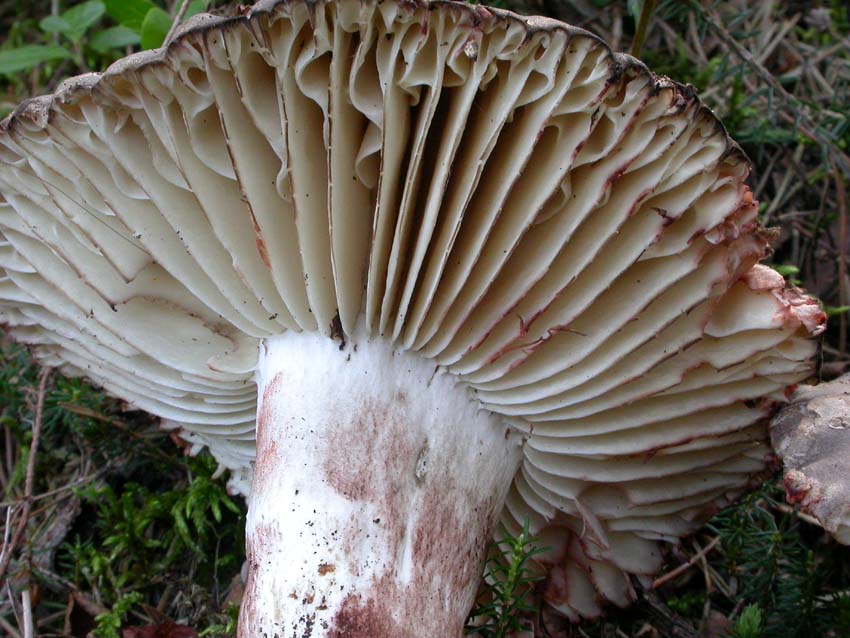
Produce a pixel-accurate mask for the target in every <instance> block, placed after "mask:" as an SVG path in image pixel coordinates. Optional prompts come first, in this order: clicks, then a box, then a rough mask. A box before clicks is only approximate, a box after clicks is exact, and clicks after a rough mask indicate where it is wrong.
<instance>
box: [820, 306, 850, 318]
mask: <svg viewBox="0 0 850 638" xmlns="http://www.w3.org/2000/svg"><path fill="white" fill-rule="evenodd" d="M848 311H850V306H827V307H826V308H824V312H826V316H827V317H837V316H838V315H843V314H844V313H846V312H848Z"/></svg>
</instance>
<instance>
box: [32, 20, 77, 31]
mask: <svg viewBox="0 0 850 638" xmlns="http://www.w3.org/2000/svg"><path fill="white" fill-rule="evenodd" d="M38 28H39V29H41V30H42V31H44V32H45V33H64V34H68V33H70V32H71V30H72V29H71V25H70V24H68V23H67V22H66V21H65V19H64V18H60V17H59V16H47V17H46V18H43V19H42V20H41V22H39V23H38Z"/></svg>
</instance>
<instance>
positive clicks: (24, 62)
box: [0, 44, 71, 73]
mask: <svg viewBox="0 0 850 638" xmlns="http://www.w3.org/2000/svg"><path fill="white" fill-rule="evenodd" d="M70 57H71V52H70V51H68V49H66V48H65V47H58V46H44V45H41V44H30V45H27V46H23V47H18V48H17V49H9V50H8V51H0V73H17V72H18V71H26V70H27V69H31V68H33V67H36V66H38V65H39V64H41V63H42V62H48V61H50V60H64V59H66V58H70Z"/></svg>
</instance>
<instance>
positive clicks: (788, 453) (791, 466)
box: [770, 374, 850, 545]
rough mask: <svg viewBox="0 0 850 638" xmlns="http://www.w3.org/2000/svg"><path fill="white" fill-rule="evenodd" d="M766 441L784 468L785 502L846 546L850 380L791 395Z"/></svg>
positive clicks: (798, 390)
mask: <svg viewBox="0 0 850 638" xmlns="http://www.w3.org/2000/svg"><path fill="white" fill-rule="evenodd" d="M770 438H771V441H772V442H773V445H774V447H775V448H776V453H777V454H778V455H779V457H780V458H781V459H782V461H783V463H784V465H785V480H784V483H785V496H786V498H787V500H788V502H789V503H792V504H793V505H798V506H799V507H800V509H801V510H802V511H803V512H804V513H805V514H809V515H810V516H813V517H814V518H815V522H817V523H819V524H820V525H821V526H823V528H824V529H825V530H826V531H828V532H829V533H831V534H832V535H833V536H834V537H835V539H836V540H837V541H839V542H840V543H844V544H845V545H850V489H848V488H850V486H848V484H847V477H848V476H850V467H848V466H850V454H848V453H847V452H848V444H850V375H846V374H845V375H844V376H842V377H839V378H838V379H835V380H834V381H830V382H829V383H822V384H820V385H816V386H811V385H801V386H800V387H799V388H796V389H794V392H793V394H792V395H791V404H790V405H788V406H787V407H785V408H783V409H782V411H781V412H779V414H777V415H776V416H775V417H774V418H773V420H772V422H771V427H770Z"/></svg>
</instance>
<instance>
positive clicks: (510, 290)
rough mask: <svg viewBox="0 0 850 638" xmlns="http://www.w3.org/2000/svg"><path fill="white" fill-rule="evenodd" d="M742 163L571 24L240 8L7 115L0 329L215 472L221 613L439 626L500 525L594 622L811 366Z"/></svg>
mask: <svg viewBox="0 0 850 638" xmlns="http://www.w3.org/2000/svg"><path fill="white" fill-rule="evenodd" d="M747 173H748V163H747V160H746V158H745V156H744V154H743V153H742V151H741V150H740V149H739V148H738V147H737V146H736V145H735V144H734V143H733V142H732V141H730V140H729V138H728V136H727V135H726V132H725V131H724V129H723V127H722V126H721V125H720V123H719V122H718V121H717V119H716V118H715V116H714V115H713V114H712V113H711V112H710V111H708V110H707V109H706V108H705V107H703V106H701V105H700V103H699V101H698V99H697V98H696V96H695V95H694V93H693V91H692V90H691V89H690V88H688V87H683V86H681V85H678V84H676V83H675V82H673V81H670V80H668V79H666V78H661V77H655V76H653V75H652V74H651V73H650V72H649V71H648V70H647V69H646V68H645V67H644V66H643V65H642V64H641V63H640V62H638V61H637V60H634V59H633V58H630V57H628V56H625V55H620V54H614V53H612V52H611V51H610V49H609V48H608V47H607V46H606V45H605V44H604V43H602V42H601V41H600V40H599V39H598V38H596V37H595V36H593V35H591V34H589V33H587V32H585V31H583V30H581V29H577V28H574V27H570V26H567V25H564V24H561V23H559V22H556V21H553V20H548V19H544V18H526V17H521V16H518V15H515V14H512V13H509V12H506V11H501V10H497V9H485V8H483V7H480V6H469V5H467V4H462V3H458V2H433V3H429V2H426V1H424V0H357V1H355V0H340V1H339V2H333V1H331V0H315V1H314V0H310V1H308V0H291V1H289V2H278V1H264V2H260V3H258V4H256V5H255V6H254V7H253V8H252V9H251V10H249V11H247V12H246V13H245V14H244V15H240V16H238V17H234V18H228V19H223V18H215V17H212V16H200V17H195V18H194V19H193V20H191V21H190V22H189V23H187V25H186V26H185V27H184V28H183V29H182V31H181V32H180V33H179V34H178V36H177V37H176V38H175V39H174V40H173V42H171V44H170V45H169V46H168V47H167V48H165V49H161V50H157V51H152V52H143V53H138V54H135V55H132V56H129V57H127V58H125V59H123V60H121V61H119V62H117V63H115V64H114V65H113V66H112V67H110V68H109V69H108V70H107V71H106V72H105V73H104V74H102V75H99V74H86V75H82V76H80V77H76V78H73V79H70V80H67V81H66V82H64V83H63V84H62V85H61V86H60V87H59V88H58V90H57V92H56V93H55V94H54V95H50V96H44V97H40V98H35V99H33V100H30V101H28V102H25V103H24V104H22V105H21V106H20V107H19V108H18V109H17V110H16V111H15V112H14V113H13V114H12V115H11V116H10V117H9V118H7V119H6V120H5V121H4V122H3V126H2V134H0V192H2V195H3V203H2V204H0V208H2V211H0V236H1V237H2V244H0V267H2V269H3V270H2V272H3V276H2V280H0V281H2V284H0V296H1V297H2V320H3V322H4V323H5V324H6V326H7V327H8V330H9V332H10V334H11V335H13V336H14V337H15V338H16V339H18V340H20V341H22V342H24V343H27V344H30V345H31V346H32V347H33V350H34V352H35V354H36V355H37V356H38V357H39V358H40V360H41V361H42V362H43V363H44V364H45V365H53V366H58V367H61V368H62V369H63V370H64V371H65V372H66V373H68V374H76V375H84V376H87V377H88V378H90V379H92V380H93V381H94V382H96V383H98V384H100V385H101V386H102V387H103V388H105V389H106V390H108V391H109V392H111V393H113V394H115V395H116V396H118V397H121V398H122V399H124V400H126V401H127V402H128V403H129V404H131V405H134V406H136V407H138V408H142V409H144V410H148V411H149V412H151V413H153V414H156V415H159V416H160V417H162V422H163V425H164V427H166V428H172V429H174V430H179V431H180V432H181V436H183V437H185V438H186V439H188V440H189V441H190V442H191V443H192V444H193V445H194V447H195V449H200V448H203V447H208V448H209V449H210V450H211V451H212V453H213V454H214V455H215V456H216V457H217V458H218V460H219V461H220V463H221V464H222V466H223V467H226V468H228V469H229V470H231V472H232V478H231V485H232V487H233V489H234V490H236V491H239V492H241V493H243V494H245V495H246V496H247V497H248V503H249V513H248V528H247V541H248V562H249V577H248V583H247V589H246V595H245V599H244V602H243V607H242V612H241V621H240V632H241V635H242V636H276V635H280V636H284V635H285V636H289V635H298V636H312V637H313V638H317V637H319V636H322V637H327V638H335V637H336V638H339V637H343V636H347V637H362V636H370V637H374V638H386V637H401V636H409V635H411V634H412V633H415V634H417V635H423V636H451V637H459V636H461V635H462V631H463V623H464V619H465V617H466V615H467V613H468V611H469V609H470V606H471V605H472V603H473V600H474V597H475V593H476V588H477V585H478V581H479V578H480V575H481V568H482V560H483V557H484V553H485V551H486V546H487V543H488V540H489V539H490V538H491V535H492V533H493V531H494V527H495V526H496V524H497V522H498V521H499V520H501V522H502V523H503V524H504V526H505V527H506V528H507V529H508V530H516V529H517V528H518V527H519V526H520V525H521V524H522V523H523V522H524V521H525V520H526V519H528V520H529V522H530V526H531V530H532V532H533V533H535V534H537V535H538V536H539V537H540V539H541V543H542V544H543V545H545V546H547V547H548V548H549V549H548V551H547V553H546V554H544V555H542V556H540V557H538V558H539V562H540V564H541V565H542V566H543V567H544V568H545V569H546V570H547V574H548V578H547V580H546V581H545V582H544V583H543V584H542V586H541V587H542V589H541V591H542V596H543V599H544V600H545V601H546V603H547V604H549V605H550V606H552V607H553V608H555V609H557V610H559V611H560V612H562V613H564V614H566V615H567V616H569V617H570V618H573V619H578V618H579V617H592V616H595V615H598V614H599V613H600V606H601V604H602V603H603V602H610V603H614V604H617V605H626V604H628V603H629V602H630V601H631V600H632V599H633V598H634V597H635V592H634V589H633V586H632V580H631V578H630V575H636V576H637V577H638V578H645V577H646V576H648V575H649V574H651V573H653V572H654V571H656V570H657V569H658V568H659V566H660V564H661V556H662V547H663V544H664V543H667V542H673V541H675V540H676V539H678V538H679V537H680V536H682V535H683V534H687V533H688V532H690V531H692V530H694V529H695V528H696V527H697V526H698V525H699V524H700V522H701V521H703V520H705V519H706V518H707V517H708V516H709V515H710V514H711V513H712V512H714V511H716V510H717V509H719V508H720V507H723V506H724V505H725V504H727V503H729V502H730V501H731V500H732V499H733V498H734V497H735V496H736V495H738V494H740V493H741V492H743V491H744V490H746V489H748V488H749V487H750V486H751V485H753V483H754V482H756V481H758V477H759V476H760V475H761V474H762V473H763V472H764V471H765V468H766V460H767V458H768V455H769V448H768V446H767V442H766V439H767V426H766V421H767V417H768V416H769V414H770V413H771V412H772V410H773V409H774V406H775V405H776V404H777V403H778V402H782V401H784V400H785V397H784V390H785V388H786V387H787V386H789V385H790V384H793V383H795V382H797V381H799V380H801V379H803V378H805V377H806V376H808V375H809V373H810V372H811V369H812V358H813V354H814V351H815V344H814V343H813V342H812V341H811V340H810V339H809V337H810V335H813V334H817V333H818V332H820V331H821V330H822V329H823V322H824V315H823V313H822V312H821V310H820V308H819V307H818V305H817V303H816V302H814V301H813V300H811V299H809V298H806V297H803V296H801V295H800V294H799V293H797V292H795V291H793V290H786V288H785V286H784V282H783V281H782V279H781V277H778V276H777V275H775V273H773V271H771V270H770V269H767V268H765V267H762V266H758V265H756V262H757V261H758V260H760V259H761V258H763V257H764V256H765V255H766V254H767V252H768V244H769V240H770V237H771V235H770V233H769V232H767V231H765V230H763V229H761V228H760V227H759V225H758V222H757V220H756V214H757V204H756V202H755V201H753V197H752V195H751V193H750V190H749V189H748V187H747V186H746V185H745V179H746V177H747Z"/></svg>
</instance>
